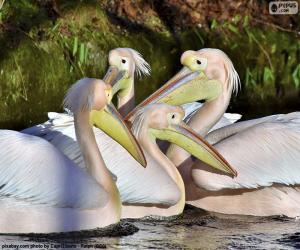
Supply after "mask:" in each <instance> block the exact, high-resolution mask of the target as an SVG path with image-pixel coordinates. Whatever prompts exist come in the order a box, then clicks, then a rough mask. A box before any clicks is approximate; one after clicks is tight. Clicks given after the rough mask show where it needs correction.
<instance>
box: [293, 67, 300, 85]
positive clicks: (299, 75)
mask: <svg viewBox="0 0 300 250" xmlns="http://www.w3.org/2000/svg"><path fill="white" fill-rule="evenodd" d="M292 76H293V80H294V83H295V86H296V88H299V85H300V64H298V65H297V67H296V68H295V70H294V72H293V74H292Z"/></svg>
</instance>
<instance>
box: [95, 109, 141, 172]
mask: <svg viewBox="0 0 300 250" xmlns="http://www.w3.org/2000/svg"><path fill="white" fill-rule="evenodd" d="M90 123H91V124H92V125H94V126H95V127H97V128H99V129H101V130H102V131H103V132H105V133H106V134H107V135H109V136H110V137H111V138H112V139H114V140H115V141H116V142H118V143H119V144H120V145H121V146H123V147H124V148H125V149H126V150H127V151H128V152H129V153H130V154H131V155H132V157H133V158H134V159H135V160H137V161H138V162H139V163H140V164H141V165H142V166H143V167H146V165H147V162H146V159H145V156H144V154H143V151H142V149H141V147H140V146H139V144H138V142H137V141H136V139H135V137H134V136H133V134H132V133H131V131H130V129H129V128H128V127H127V125H126V124H125V122H124V121H123V120H122V117H121V115H120V114H119V112H118V111H117V110H116V108H115V107H114V106H113V104H112V103H110V104H107V105H106V107H105V108H104V109H103V110H101V111H97V110H92V111H91V113H90ZM115 157H118V156H117V155H116V156H115Z"/></svg>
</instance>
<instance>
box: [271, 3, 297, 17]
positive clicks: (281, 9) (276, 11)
mask: <svg viewBox="0 0 300 250" xmlns="http://www.w3.org/2000/svg"><path fill="white" fill-rule="evenodd" d="M269 13H270V14H271V15H296V14H297V13H298V2H297V1H271V2H270V3H269Z"/></svg>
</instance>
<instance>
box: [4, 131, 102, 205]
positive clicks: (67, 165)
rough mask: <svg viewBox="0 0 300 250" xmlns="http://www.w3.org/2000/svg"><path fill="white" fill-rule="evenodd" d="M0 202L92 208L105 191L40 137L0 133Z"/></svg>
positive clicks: (100, 202)
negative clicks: (12, 200)
mask: <svg viewBox="0 0 300 250" xmlns="http://www.w3.org/2000/svg"><path fill="white" fill-rule="evenodd" d="M0 148H1V150H0V172H1V175H0V187H1V189H0V199H1V200H2V201H5V200H6V199H7V198H8V197H9V198H10V199H15V200H16V201H19V202H22V203H27V204H43V205H45V206H51V207H61V208H62V207H70V208H81V209H84V208H95V207H102V206H104V205H105V204H106V202H107V200H108V194H107V193H106V191H105V190H104V189H103V188H102V187H101V186H100V185H99V184H98V183H97V182H96V180H94V179H93V178H92V177H91V176H90V175H88V174H87V173H86V172H85V171H82V170H81V169H80V168H78V167H77V166H76V165H74V164H73V162H71V161H70V160H69V159H68V158H67V157H66V156H64V155H63V154H62V153H60V152H59V151H58V150H57V149H56V148H55V147H54V146H52V145H51V144H50V143H48V142H47V141H46V140H43V139H41V138H39V137H35V136H31V135H26V134H22V133H19V132H15V131H10V130H1V131H0Z"/></svg>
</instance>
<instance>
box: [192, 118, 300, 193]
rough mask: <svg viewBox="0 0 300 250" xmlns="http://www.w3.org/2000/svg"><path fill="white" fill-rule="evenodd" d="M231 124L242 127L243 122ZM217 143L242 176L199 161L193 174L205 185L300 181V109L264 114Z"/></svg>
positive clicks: (247, 185) (248, 185)
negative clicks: (212, 169)
mask: <svg viewBox="0 0 300 250" xmlns="http://www.w3.org/2000/svg"><path fill="white" fill-rule="evenodd" d="M248 124H249V122H248ZM231 126H235V127H238V126H239V123H236V124H234V125H231ZM242 126H243V123H242ZM229 127H230V126H229ZM223 129H228V127H225V128H223ZM223 129H220V130H219V133H221V132H222V130H223ZM216 132H217V131H216ZM214 146H215V148H216V149H217V150H218V151H219V152H220V153H221V154H222V155H223V156H224V158H225V159H226V160H227V161H228V162H229V163H230V164H231V165H232V166H233V167H234V168H235V169H236V170H237V172H238V176H237V177H236V178H234V179H232V178H231V177H229V176H226V175H220V174H217V173H211V172H209V171H207V167H206V166H203V165H202V164H201V163H199V162H197V163H196V164H195V165H194V166H193V170H192V176H193V179H194V180H195V183H196V184H197V186H199V187H201V188H204V189H206V190H210V191H216V190H222V189H243V188H246V189H255V188H258V187H269V186H272V185H273V184H283V185H298V184H300V112H295V113H290V114H286V115H276V116H270V117H268V119H267V118H264V121H263V122H260V123H257V124H254V125H252V126H248V127H247V128H244V129H242V130H241V131H240V132H236V133H234V134H232V135H229V136H227V137H225V138H224V139H223V140H221V141H219V143H217V144H215V145H214Z"/></svg>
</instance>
